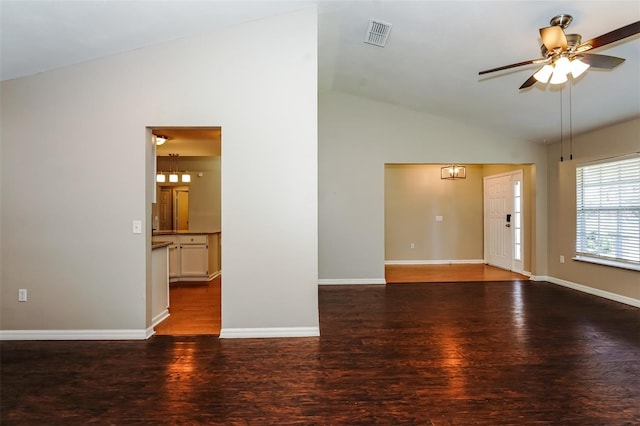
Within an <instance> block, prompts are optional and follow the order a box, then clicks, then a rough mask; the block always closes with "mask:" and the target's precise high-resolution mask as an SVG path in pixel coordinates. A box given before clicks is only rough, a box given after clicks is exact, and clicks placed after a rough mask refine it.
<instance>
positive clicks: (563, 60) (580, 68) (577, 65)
mask: <svg viewBox="0 0 640 426" xmlns="http://www.w3.org/2000/svg"><path fill="white" fill-rule="evenodd" d="M571 21H573V17H572V16H571V15H558V16H554V17H553V18H552V19H551V21H550V22H549V24H550V26H548V27H545V28H540V38H541V39H542V46H540V51H541V53H542V57H541V58H539V59H532V60H529V61H523V62H518V63H515V64H510V65H504V66H502V67H498V68H492V69H489V70H484V71H480V72H479V73H478V74H479V75H483V74H488V73H491V72H495V71H502V70H506V69H510V68H516V67H520V66H524V65H531V64H544V65H543V66H542V67H541V68H540V69H538V71H536V72H535V73H534V74H533V75H532V76H531V77H529V78H528V79H527V81H525V82H524V83H523V84H522V86H520V89H525V88H527V87H530V86H533V85H534V84H535V83H536V82H537V81H539V82H541V83H547V82H549V83H551V84H561V83H564V82H566V81H567V79H568V74H571V76H572V77H573V78H577V77H578V76H579V75H580V74H582V73H583V72H584V71H586V70H587V69H588V68H589V67H594V68H605V69H611V68H615V67H616V66H618V65H620V64H621V63H622V62H624V59H623V58H618V57H615V56H607V55H596V54H593V53H586V52H588V51H589V50H592V49H597V48H599V47H603V46H606V45H608V44H611V43H615V42H617V41H619V40H622V39H625V38H627V37H631V36H633V35H636V34H638V33H640V21H637V22H634V23H632V24H629V25H625V26H624V27H620V28H618V29H616V30H613V31H610V32H608V33H606V34H603V35H601V36H599V37H596V38H592V39H591V40H587V41H585V42H582V36H581V35H580V34H565V32H564V30H565V29H566V28H567V27H568V26H569V24H570V23H571Z"/></svg>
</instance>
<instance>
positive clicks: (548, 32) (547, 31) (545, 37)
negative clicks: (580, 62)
mask: <svg viewBox="0 0 640 426" xmlns="http://www.w3.org/2000/svg"><path fill="white" fill-rule="evenodd" d="M540 38H542V44H544V47H546V48H547V50H548V51H552V50H554V49H557V48H561V49H562V50H566V49H567V48H568V47H569V45H568V44H567V36H565V35H564V31H563V30H562V28H560V27H559V26H557V25H554V26H552V27H545V28H540Z"/></svg>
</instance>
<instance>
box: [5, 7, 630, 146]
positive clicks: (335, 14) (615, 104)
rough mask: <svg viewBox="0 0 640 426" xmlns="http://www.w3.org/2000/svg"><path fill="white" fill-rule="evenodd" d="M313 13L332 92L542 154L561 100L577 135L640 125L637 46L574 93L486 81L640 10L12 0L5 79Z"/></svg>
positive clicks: (323, 78)
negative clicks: (377, 28) (375, 28)
mask: <svg viewBox="0 0 640 426" xmlns="http://www.w3.org/2000/svg"><path fill="white" fill-rule="evenodd" d="M313 5H318V10H319V20H318V26H319V29H318V55H319V56H318V68H319V69H318V71H319V82H318V85H319V88H318V89H319V90H320V91H321V92H322V91H324V90H337V91H342V92H346V93H349V94H352V95H355V96H361V97H365V98H369V99H373V100H377V101H381V102H386V103H390V104H394V105H398V106H401V107H405V108H410V109H413V110H417V111H422V112H426V113H430V114H435V115H440V116H445V117H448V118H451V119H453V120H456V121H458V122H463V123H468V124H470V125H475V126H480V127H485V128H489V129H494V130H497V131H499V132H503V133H504V132H506V133H509V134H511V135H513V136H514V137H515V138H519V139H525V140H530V141H534V142H540V143H544V142H550V141H554V140H557V139H558V138H559V137H560V125H561V122H560V113H561V99H562V100H563V101H564V105H563V106H564V110H563V117H564V120H565V121H564V122H565V125H566V123H567V119H568V117H567V113H568V111H569V110H570V111H571V116H570V118H569V120H570V123H571V130H572V131H573V133H574V134H578V133H580V132H584V131H589V130H592V129H595V128H598V127H602V126H605V125H608V124H613V123H615V122H619V121H624V120H627V119H630V118H633V117H638V116H640V38H639V37H638V36H637V35H636V36H634V37H630V38H627V39H625V40H622V41H620V42H617V43H613V44H610V45H608V46H606V47H603V48H600V49H597V50H596V51H594V52H593V53H599V54H605V55H612V56H619V57H622V58H625V59H626V61H625V62H624V63H623V64H622V65H620V66H618V67H616V68H614V69H613V70H597V69H593V68H592V69H590V70H588V71H587V72H586V73H585V74H584V75H583V76H581V77H580V78H578V79H576V80H575V81H573V83H572V84H571V85H570V86H569V84H565V85H563V86H562V87H563V89H561V87H560V86H550V85H542V84H539V83H537V84H535V85H534V86H533V87H531V88H528V89H524V90H518V87H519V86H520V85H521V84H522V83H523V82H524V81H525V80H526V79H527V78H529V77H530V76H531V74H532V73H533V72H535V71H536V70H537V69H538V67H539V66H536V65H529V66H523V67H518V68H513V69H510V70H506V71H502V72H497V73H492V74H488V75H486V76H479V75H478V72H479V71H480V70H483V69H487V68H493V67H497V66H501V65H506V64H511V63H515V62H520V61H524V60H529V59H536V58H538V57H540V44H541V41H540V36H539V33H538V29H539V28H542V27H546V26H548V25H549V20H550V19H551V18H552V17H553V16H555V15H558V14H562V13H565V14H570V15H572V16H573V23H572V24H571V26H570V27H569V28H568V29H567V33H579V34H581V35H582V36H583V40H586V39H590V38H593V37H596V36H599V35H602V34H604V33H606V32H608V31H611V30H613V29H615V28H618V27H621V26H624V25H627V24H630V23H632V22H635V21H638V20H640V2H638V1H637V0H636V1H588V2H586V1H554V2H551V1H480V0H477V1H427V0H425V1H375V0H361V1H344V2H343V1H322V0H319V1H310V0H309V1H306V0H298V1H213V0H212V1H190V0H185V1H148V2H142V1H118V2H112V1H109V2H97V1H91V2H82V1H48V2H42V1H30V2H25V1H13V0H10V1H8V0H1V1H0V24H1V25H0V41H1V46H0V49H1V50H0V55H1V58H0V59H1V61H0V65H1V68H0V76H1V78H2V80H8V79H13V78H18V77H21V76H26V75H31V74H35V73H38V72H42V71H46V70H50V69H54V68H58V67H63V66H66V65H70V64H74V63H79V62H83V61H87V60H91V59H94V58H98V57H103V56H108V55H112V54H116V53H119V52H124V51H128V50H133V49H137V48H140V47H143V46H148V45H152V44H156V43H161V42H164V41H168V40H172V39H176V38H180V37H185V36H189V35H191V34H195V33H199V32H203V31H208V30H211V29H214V28H217V27H223V26H229V25H236V24H239V23H243V22H248V21H251V20H255V19H260V18H263V17H268V16H273V15H278V14H283V13H288V12H291V11H294V10H297V9H300V8H304V7H310V6H313ZM370 19H377V20H382V21H385V22H388V23H391V24H392V28H391V32H390V36H389V39H388V42H387V45H386V47H377V46H373V45H370V44H365V43H364V37H365V33H366V30H367V26H368V23H369V20H370ZM569 94H570V97H569ZM569 99H571V102H570V103H569ZM569 107H570V108H569ZM564 131H565V132H566V131H567V130H566V128H565V129H564Z"/></svg>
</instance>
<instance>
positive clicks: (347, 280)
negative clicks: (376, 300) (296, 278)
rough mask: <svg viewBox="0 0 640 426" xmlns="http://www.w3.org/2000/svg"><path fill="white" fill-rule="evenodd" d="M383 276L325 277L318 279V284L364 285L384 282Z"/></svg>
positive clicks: (385, 281)
mask: <svg viewBox="0 0 640 426" xmlns="http://www.w3.org/2000/svg"><path fill="white" fill-rule="evenodd" d="M386 283H387V280H385V279H384V278H345V279H339V278H327V279H324V278H323V279H320V280H318V285H355V284H358V285H366V284H386Z"/></svg>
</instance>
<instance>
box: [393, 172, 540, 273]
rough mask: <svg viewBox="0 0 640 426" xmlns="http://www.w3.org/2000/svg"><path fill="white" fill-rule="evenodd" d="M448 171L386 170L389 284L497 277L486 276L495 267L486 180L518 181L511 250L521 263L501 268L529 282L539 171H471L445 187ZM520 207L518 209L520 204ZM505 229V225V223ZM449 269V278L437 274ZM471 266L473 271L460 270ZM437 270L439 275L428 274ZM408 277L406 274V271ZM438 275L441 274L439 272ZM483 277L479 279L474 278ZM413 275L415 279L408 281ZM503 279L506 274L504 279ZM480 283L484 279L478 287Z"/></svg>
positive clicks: (512, 203) (512, 211)
mask: <svg viewBox="0 0 640 426" xmlns="http://www.w3.org/2000/svg"><path fill="white" fill-rule="evenodd" d="M443 166H445V164H386V165H385V196H384V205H385V231H384V232H385V277H388V278H389V279H390V280H391V281H387V282H398V281H397V279H408V278H407V277H409V278H410V279H411V281H412V282H421V280H424V281H423V282H429V281H430V280H431V281H432V278H433V275H434V273H435V272H437V273H441V272H442V273H446V274H447V281H455V280H456V278H455V275H451V274H457V275H458V276H459V277H460V281H464V280H466V279H467V278H468V276H469V274H470V271H474V272H473V274H475V275H474V276H486V277H489V276H494V273H493V272H491V273H489V272H487V269H489V270H490V269H491V268H481V267H482V265H483V264H484V265H487V264H489V265H495V262H493V261H490V259H488V258H487V249H486V247H485V238H486V234H487V233H486V231H485V226H484V220H485V218H486V213H485V210H484V209H485V200H484V186H485V181H484V179H485V177H488V176H494V175H500V174H507V175H509V176H511V175H514V174H516V175H517V176H518V177H517V179H513V184H514V185H515V186H514V187H513V188H511V191H512V193H514V194H516V193H517V196H512V198H511V199H510V201H509V209H510V210H509V212H505V215H501V216H500V219H501V220H502V221H503V222H504V221H505V220H506V213H509V214H510V215H511V217H510V222H509V225H510V226H509V228H507V229H510V230H511V231H512V232H516V234H517V237H516V236H514V237H513V248H511V244H512V243H511V242H509V248H510V250H512V253H514V255H515V257H516V260H515V261H514V262H511V263H509V265H508V267H503V266H500V267H501V268H503V269H506V270H508V271H513V272H515V273H516V274H511V275H508V274H507V275H508V276H509V277H515V278H514V279H523V278H525V277H526V276H528V275H530V273H529V272H527V271H528V270H530V269H529V268H531V261H532V260H531V258H532V256H531V254H532V253H533V251H534V245H533V240H532V238H531V237H532V234H533V232H532V229H533V227H534V218H535V214H534V213H535V209H534V207H535V203H534V199H533V196H532V194H533V189H532V188H533V186H532V185H533V182H535V166H534V165H530V164H468V163H467V164H466V178H464V179H462V178H461V179H453V180H451V179H443V178H442V176H441V169H442V167H443ZM516 202H517V207H516V204H515V203H516ZM501 226H503V227H504V223H502V222H501ZM441 265H444V266H448V267H447V268H446V270H442V268H438V267H439V266H441ZM463 265H467V266H468V267H462V268H461V267H458V266H463ZM426 266H433V267H434V268H427V267H426ZM403 268H404V269H406V271H405V270H404V269H403ZM434 269H435V271H434ZM476 269H478V271H476ZM407 274H409V275H410V276H409V275H407ZM496 274H497V275H500V276H501V277H502V276H503V275H504V274H498V273H496ZM479 280H480V281H481V280H482V279H479Z"/></svg>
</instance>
